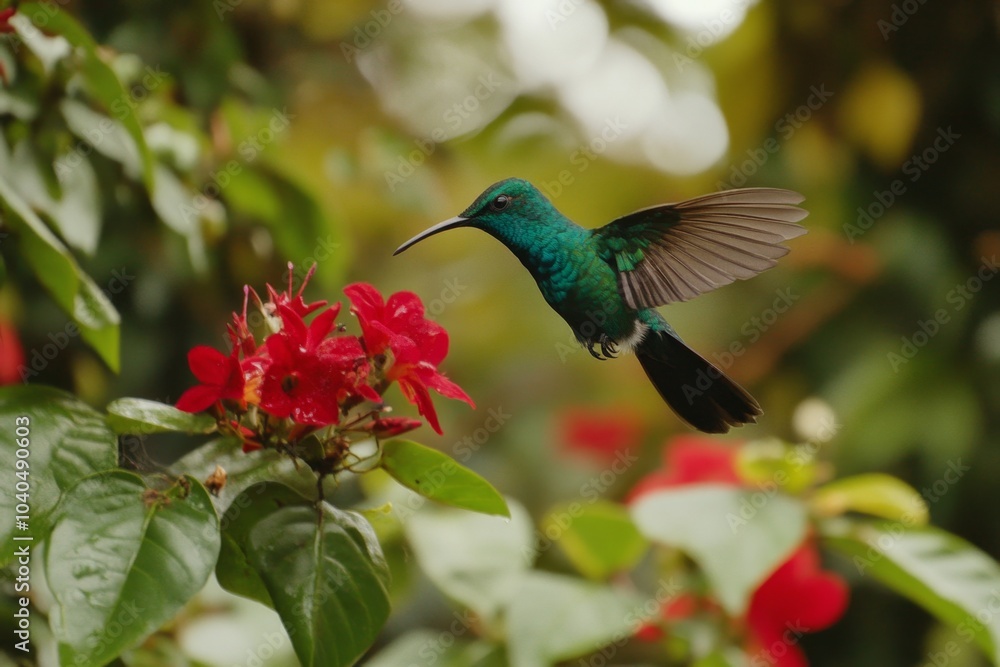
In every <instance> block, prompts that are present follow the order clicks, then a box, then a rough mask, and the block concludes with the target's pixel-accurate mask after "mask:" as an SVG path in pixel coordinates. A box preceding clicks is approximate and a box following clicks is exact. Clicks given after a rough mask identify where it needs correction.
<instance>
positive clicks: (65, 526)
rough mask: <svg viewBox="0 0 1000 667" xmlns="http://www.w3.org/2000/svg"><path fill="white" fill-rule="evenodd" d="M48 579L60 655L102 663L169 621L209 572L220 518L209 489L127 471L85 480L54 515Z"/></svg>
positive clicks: (70, 659) (78, 661)
mask: <svg viewBox="0 0 1000 667" xmlns="http://www.w3.org/2000/svg"><path fill="white" fill-rule="evenodd" d="M53 524H54V527H53V529H52V535H51V537H50V540H49V549H48V559H47V562H46V578H47V580H48V582H49V585H50V586H51V588H52V593H53V595H54V597H55V600H56V609H55V610H54V612H53V614H52V617H51V622H52V629H53V632H54V633H55V636H56V639H57V640H58V641H59V656H60V660H62V662H64V663H65V664H83V665H103V664H106V663H108V662H110V661H111V660H112V659H113V658H115V657H117V656H118V655H119V654H120V653H121V652H122V651H123V650H124V649H126V648H129V647H130V646H132V645H133V644H136V643H138V642H139V641H141V640H142V639H145V638H146V637H147V636H149V635H150V634H151V633H153V632H154V631H156V630H157V629H158V628H159V627H160V626H161V625H163V624H164V623H166V622H167V621H169V620H170V619H171V618H173V617H174V615H175V614H177V612H178V611H179V610H180V608H181V607H182V606H184V604H185V603H186V602H187V601H188V599H190V598H191V596H193V595H194V594H195V593H197V592H198V591H199V590H201V588H202V586H204V585H205V581H206V580H207V579H208V575H209V574H210V573H211V572H212V565H213V564H214V563H215V560H216V558H217V556H218V553H219V523H218V517H217V515H216V514H215V508H214V507H212V501H211V499H210V498H209V495H208V492H207V491H206V490H205V488H204V487H203V486H202V485H201V484H200V483H198V482H197V481H196V480H193V479H191V478H182V479H180V480H178V481H177V482H176V483H175V484H173V485H172V486H171V487H169V488H167V489H164V490H162V491H161V490H156V489H153V488H150V487H149V486H147V485H146V483H144V482H143V480H142V479H141V478H140V477H138V476H136V475H133V474H130V473H126V472H109V473H104V474H99V475H94V476H90V477H87V478H85V479H83V480H81V481H80V482H79V483H78V484H76V485H75V486H73V487H72V488H71V489H69V490H68V491H67V492H66V493H65V494H64V496H63V498H62V500H61V502H60V505H59V509H58V510H57V511H56V515H55V517H54V520H53Z"/></svg>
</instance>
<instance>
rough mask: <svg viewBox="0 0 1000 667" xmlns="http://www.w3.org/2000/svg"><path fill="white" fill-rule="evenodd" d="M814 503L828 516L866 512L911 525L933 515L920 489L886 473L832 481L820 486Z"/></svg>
mask: <svg viewBox="0 0 1000 667" xmlns="http://www.w3.org/2000/svg"><path fill="white" fill-rule="evenodd" d="M811 504H812V506H813V508H814V509H815V510H816V511H817V512H819V513H820V514H824V515H827V516H835V515H838V514H843V513H844V512H862V513H864V514H871V515H872V516H877V517H882V518H885V519H891V520H893V521H901V522H903V523H904V524H905V525H906V526H908V527H912V526H922V525H924V524H926V523H927V520H928V518H929V515H928V510H927V503H925V502H924V499H923V496H921V495H920V493H919V492H918V491H917V490H916V489H914V488H913V487H912V486H910V485H909V484H907V483H906V482H904V481H903V480H901V479H898V478H896V477H892V476H891V475H885V474H882V473H869V474H865V475H855V476H854V477H845V478H844V479H838V480H836V481H833V482H830V483H829V484H826V485H824V486H822V487H821V488H819V489H817V490H816V494H815V495H814V496H813V498H812V503H811Z"/></svg>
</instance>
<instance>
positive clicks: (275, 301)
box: [243, 262, 340, 318]
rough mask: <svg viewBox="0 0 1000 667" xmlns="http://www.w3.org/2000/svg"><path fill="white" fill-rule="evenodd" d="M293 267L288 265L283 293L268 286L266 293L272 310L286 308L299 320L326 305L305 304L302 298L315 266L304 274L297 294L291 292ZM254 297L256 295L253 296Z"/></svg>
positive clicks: (314, 271) (338, 307)
mask: <svg viewBox="0 0 1000 667" xmlns="http://www.w3.org/2000/svg"><path fill="white" fill-rule="evenodd" d="M294 268H295V267H294V265H293V264H292V263H291V262H289V263H288V289H287V290H285V291H284V292H279V291H277V290H276V289H274V288H273V287H271V286H270V285H268V286H267V293H268V296H269V297H270V299H271V305H272V306H273V307H274V310H275V311H276V312H277V311H280V309H281V306H288V307H289V308H291V309H292V312H293V313H295V314H296V315H298V316H299V317H300V318H303V317H305V316H306V315H308V314H309V313H311V312H313V311H315V310H318V309H320V308H322V307H323V306H325V305H326V301H313V302H312V303H306V302H305V299H303V298H302V292H304V291H305V289H306V285H308V284H309V279H310V278H312V277H313V274H314V273H316V265H315V264H313V265H312V266H311V267H309V271H308V272H306V275H305V277H304V278H303V279H302V284H301V285H299V291H298V292H294V293H293V292H292V290H293V289H294V287H293V285H292V281H293V280H294V278H295V271H294ZM254 296H256V293H255V294H254ZM336 307H337V310H340V304H336ZM243 312H244V315H245V314H246V307H245V306H244V308H243Z"/></svg>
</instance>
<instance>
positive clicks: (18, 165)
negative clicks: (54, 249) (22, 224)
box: [0, 138, 101, 255]
mask: <svg viewBox="0 0 1000 667" xmlns="http://www.w3.org/2000/svg"><path fill="white" fill-rule="evenodd" d="M40 152H41V149H40V148H38V147H37V146H35V145H33V142H32V141H31V140H30V139H28V138H25V139H22V140H21V141H19V142H17V144H15V145H14V150H13V152H12V153H11V154H10V156H9V158H8V157H7V156H5V155H4V153H5V151H4V150H2V149H0V166H2V167H5V168H8V169H9V170H10V171H8V172H7V174H8V178H9V179H10V185H11V187H13V188H14V189H16V190H17V192H18V193H19V194H20V195H21V196H22V198H23V199H24V201H25V202H26V203H27V204H28V205H30V206H31V207H33V208H34V209H35V210H37V211H42V212H43V213H45V214H46V215H48V216H49V219H50V220H51V222H52V223H53V225H54V227H55V228H56V229H57V230H58V232H59V234H60V235H61V236H62V238H63V239H65V240H66V243H67V244H69V245H70V246H72V247H73V248H76V249H77V250H80V251H82V252H84V253H86V254H88V255H92V254H93V253H94V251H95V250H96V249H97V241H98V238H99V237H100V233H101V205H100V201H99V199H100V189H99V187H98V183H97V174H96V173H95V172H94V168H93V166H91V164H90V160H88V159H87V158H85V157H83V156H82V155H79V154H72V153H71V154H70V156H68V157H67V156H64V157H60V158H57V159H56V162H55V163H56V164H57V165H61V167H60V169H59V170H58V171H53V163H52V161H51V159H49V156H47V155H39V153H40ZM70 158H72V168H69V167H68V166H65V165H68V164H69V160H70ZM8 159H9V163H6V164H4V162H6V160H8Z"/></svg>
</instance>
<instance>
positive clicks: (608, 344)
mask: <svg viewBox="0 0 1000 667" xmlns="http://www.w3.org/2000/svg"><path fill="white" fill-rule="evenodd" d="M598 341H599V342H600V343H601V353H602V354H603V355H604V358H605V359H614V358H615V357H616V356H617V355H618V345H616V344H615V341H613V340H611V339H610V338H608V335H607V334H601V337H600V338H599V339H598Z"/></svg>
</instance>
